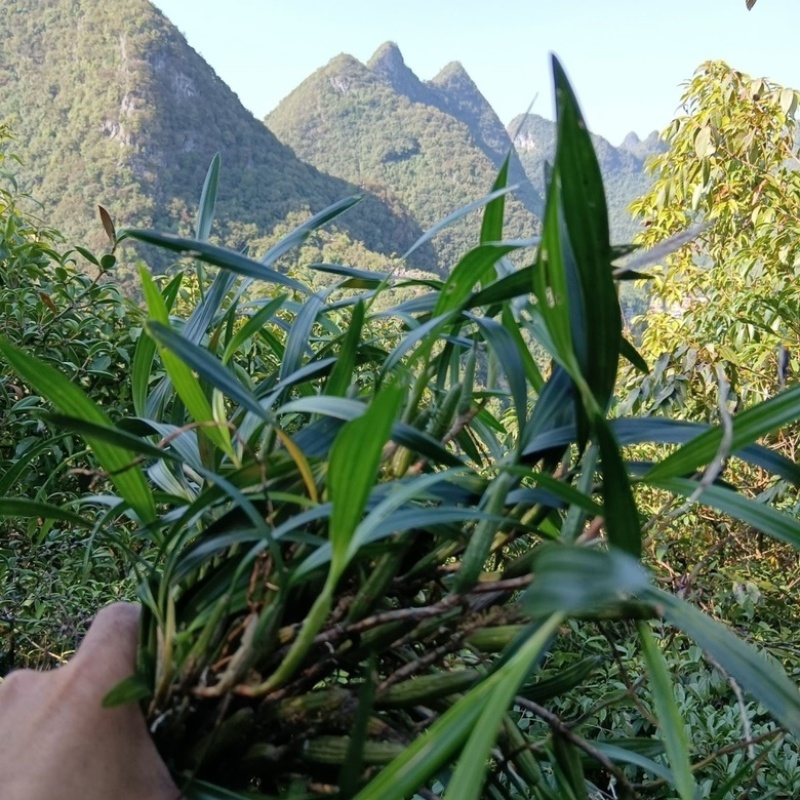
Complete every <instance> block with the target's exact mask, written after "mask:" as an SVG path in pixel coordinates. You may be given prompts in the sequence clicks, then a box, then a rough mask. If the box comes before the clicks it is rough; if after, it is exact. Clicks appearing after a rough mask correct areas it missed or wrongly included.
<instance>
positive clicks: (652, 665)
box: [637, 622, 697, 800]
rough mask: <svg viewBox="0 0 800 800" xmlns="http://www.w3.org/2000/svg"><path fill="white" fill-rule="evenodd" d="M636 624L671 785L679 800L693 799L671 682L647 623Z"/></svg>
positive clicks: (692, 783) (691, 777) (693, 786)
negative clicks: (669, 772)
mask: <svg viewBox="0 0 800 800" xmlns="http://www.w3.org/2000/svg"><path fill="white" fill-rule="evenodd" d="M637 627H638V630H639V640H640V641H641V643H642V653H643V654H644V660H645V663H646V664H647V672H648V675H649V678H650V691H651V693H652V695H653V703H654V705H655V709H656V716H657V718H658V727H659V730H660V731H661V738H662V739H663V741H664V747H665V749H666V751H667V759H668V760H669V765H670V767H671V769H672V775H673V779H674V783H675V788H676V789H677V790H678V794H679V795H680V797H681V800H694V796H695V791H696V789H697V785H696V783H695V780H694V775H693V774H692V762H691V759H690V758H689V740H688V738H687V736H686V729H685V727H684V721H683V718H682V717H681V712H680V710H679V709H678V704H677V703H676V702H675V689H674V687H673V685H672V679H671V678H670V674H669V668H668V667H667V662H666V659H665V658H664V655H663V653H662V652H661V650H659V648H658V645H657V644H656V641H655V638H654V637H653V634H652V633H651V632H650V628H649V627H648V626H647V624H646V623H644V622H639V623H638V625H637Z"/></svg>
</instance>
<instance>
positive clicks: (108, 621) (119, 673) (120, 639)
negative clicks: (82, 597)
mask: <svg viewBox="0 0 800 800" xmlns="http://www.w3.org/2000/svg"><path fill="white" fill-rule="evenodd" d="M140 616H141V609H140V608H139V606H138V605H135V604H133V603H114V604H113V605H110V606H106V607H105V608H102V609H100V611H99V612H98V613H97V616H95V618H94V621H93V622H92V625H91V627H90V628H89V632H88V633H87V634H86V637H85V638H84V640H83V642H82V643H81V646H80V647H79V648H78V652H77V653H76V654H75V656H74V658H73V659H72V660H71V661H70V666H74V667H75V668H76V669H79V670H80V671H81V672H82V673H83V674H84V676H85V677H87V678H88V677H90V676H92V675H96V676H97V677H98V679H100V680H101V681H102V682H103V683H104V684H106V685H107V686H109V688H110V687H111V686H113V685H114V684H116V683H118V682H119V681H121V680H124V679H125V678H127V677H129V676H130V675H132V674H133V673H134V672H135V671H136V648H137V644H138V639H139V617H140Z"/></svg>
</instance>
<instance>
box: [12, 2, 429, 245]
mask: <svg viewBox="0 0 800 800" xmlns="http://www.w3.org/2000/svg"><path fill="white" fill-rule="evenodd" d="M0 30H2V31H3V37H2V38H0V120H2V121H5V122H7V123H8V124H9V125H10V126H11V128H12V130H13V131H14V133H15V135H16V141H15V143H14V145H15V149H16V151H17V152H18V153H19V155H21V156H22V158H23V160H24V165H25V166H24V167H23V168H22V169H21V170H20V174H19V180H20V182H21V184H22V186H23V187H24V188H25V189H27V190H28V191H30V192H31V193H32V194H33V195H34V196H35V197H36V198H37V199H39V200H40V201H42V203H43V206H44V207H43V212H42V214H43V216H44V217H45V218H46V219H47V221H48V223H50V224H53V225H55V226H56V227H58V228H60V229H62V230H63V231H64V232H65V233H66V234H67V235H68V236H70V237H71V238H74V239H75V240H76V241H82V240H85V239H86V238H88V239H89V240H90V242H94V243H95V244H99V243H101V242H102V231H101V230H100V228H99V225H98V224H97V221H96V211H95V208H96V205H97V204H98V203H100V204H103V205H105V206H106V207H108V209H109V210H110V211H111V213H112V215H114V216H115V217H116V219H117V220H118V223H119V224H120V225H132V224H133V225H143V226H154V227H157V228H160V229H163V230H175V229H178V230H182V231H184V232H188V231H189V230H191V227H192V223H193V220H194V216H195V213H196V211H195V209H196V203H197V200H198V198H199V194H200V189H201V187H202V185H203V178H204V176H205V172H206V170H207V168H208V165H209V163H210V161H211V158H212V156H213V155H214V153H215V152H217V151H219V152H220V153H221V155H222V172H221V178H220V190H219V202H218V219H219V226H218V228H217V233H218V234H219V235H220V236H221V237H222V238H223V239H224V240H225V241H227V242H228V243H230V244H231V245H233V246H236V247H241V246H243V245H244V244H245V243H246V242H247V241H249V240H250V239H252V238H253V237H254V236H257V235H263V234H265V233H267V232H268V231H270V230H271V229H272V227H273V226H274V225H275V224H276V223H278V222H280V221H281V220H283V219H285V218H286V217H287V215H294V216H295V217H296V218H298V219H300V218H304V217H307V216H308V215H309V214H311V213H314V212H317V211H320V210H321V209H322V208H324V207H326V206H328V205H330V204H331V203H334V202H336V201H337V200H340V199H342V198H343V197H346V196H348V195H351V194H354V193H356V192H357V191H359V190H358V189H357V188H356V187H354V186H353V185H352V184H349V183H347V182H346V181H343V180H341V179H337V178H333V177H331V176H328V175H324V174H322V173H320V172H319V171H318V170H317V169H315V168H314V167H313V166H311V165H309V164H306V163H303V162H302V161H300V160H299V159H298V158H297V157H296V156H295V155H294V154H293V153H292V152H291V150H290V149H289V148H288V147H287V146H286V145H284V144H281V143H280V142H279V141H278V139H277V138H276V137H275V136H274V135H273V134H272V132H271V131H269V130H268V129H267V128H266V127H265V126H264V125H263V124H262V123H261V122H259V121H258V120H257V119H255V118H254V117H253V116H252V114H250V112H248V111H247V110H246V109H245V108H244V107H243V106H242V105H241V103H240V102H239V100H238V98H237V97H236V95H235V94H234V93H233V92H232V91H231V90H230V89H229V88H228V87H227V86H226V85H225V84H224V83H223V82H222V81H221V80H220V79H219V78H218V77H217V75H216V74H215V73H214V71H213V69H212V68H211V67H210V66H209V65H208V64H207V63H206V62H205V61H203V59H202V58H201V57H200V56H199V55H198V54H197V53H196V52H195V51H194V50H193V49H192V48H191V47H190V46H189V45H188V44H187V42H186V40H185V39H184V38H183V36H182V35H181V34H180V33H179V32H178V30H177V29H176V28H175V27H174V26H173V25H172V23H170V22H169V20H168V19H167V18H166V17H165V16H164V15H163V14H162V13H161V12H160V11H158V10H157V9H156V8H155V7H154V6H152V5H151V4H150V3H149V2H146V0H115V2H114V3H113V4H110V3H106V2H103V1H102V0H0ZM340 227H341V228H343V229H344V230H345V231H347V232H348V234H349V235H350V236H352V237H353V238H355V239H358V240H361V241H363V242H364V243H365V244H366V245H367V246H368V247H369V248H371V249H372V250H375V251H378V252H382V253H387V254H391V253H402V252H404V251H405V250H406V249H407V248H408V247H410V245H411V244H412V243H413V242H415V241H416V239H417V238H418V237H419V235H420V234H421V232H422V231H421V228H420V227H419V225H418V224H417V223H416V222H415V221H414V220H413V219H412V218H411V217H410V216H409V215H407V214H404V213H398V209H394V210H392V209H389V208H388V207H387V206H386V204H385V203H383V202H382V201H380V200H378V199H377V198H374V197H371V198H367V200H365V202H363V203H361V204H359V205H358V206H356V207H355V208H354V209H352V210H351V211H349V212H348V213H347V214H346V215H345V216H343V217H342V218H341V223H340ZM425 252H426V251H425V250H424V248H423V252H422V253H421V254H420V255H422V254H423V253H425ZM427 257H428V258H431V257H432V250H430V248H428V250H427Z"/></svg>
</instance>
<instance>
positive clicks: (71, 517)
mask: <svg viewBox="0 0 800 800" xmlns="http://www.w3.org/2000/svg"><path fill="white" fill-rule="evenodd" d="M0 517H23V518H28V517H41V518H42V519H57V520H61V521H62V522H69V523H70V525H75V526H76V527H78V528H91V527H93V526H94V523H93V522H91V521H89V520H86V519H83V517H81V516H79V515H78V514H75V513H73V512H72V511H68V510H67V509H66V508H63V507H62V506H54V505H53V504H52V503H41V502H39V501H38V500H28V499H27V498H24V497H0Z"/></svg>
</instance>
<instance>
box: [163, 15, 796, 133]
mask: <svg viewBox="0 0 800 800" xmlns="http://www.w3.org/2000/svg"><path fill="white" fill-rule="evenodd" d="M155 4H156V5H157V6H158V7H159V8H160V9H161V10H162V11H163V12H164V13H165V14H166V15H167V16H168V17H169V18H170V19H171V20H172V22H173V23H174V24H175V25H176V26H177V27H178V28H179V29H180V30H181V31H182V32H183V33H184V34H185V36H186V37H187V39H188V40H189V43H190V44H191V45H192V46H193V47H194V48H195V49H196V50H197V51H198V52H199V53H200V54H201V55H202V56H203V57H204V58H205V59H206V61H208V62H209V63H210V64H211V66H212V67H214V69H215V70H216V72H217V74H218V75H219V76H220V77H221V78H222V79H223V80H224V81H225V82H226V83H227V84H228V85H229V86H230V87H231V88H232V89H233V90H234V91H235V92H236V93H237V94H238V95H239V99H240V100H241V101H242V103H243V104H244V105H245V106H247V108H249V109H250V110H251V111H252V112H253V113H254V114H255V115H256V116H257V117H259V118H262V117H264V116H265V115H266V114H267V113H268V112H269V111H270V110H271V109H272V108H274V107H275V106H276V105H277V104H278V103H279V102H280V100H281V99H282V98H283V97H285V96H286V95H287V94H288V93H289V92H290V91H291V90H292V89H293V88H294V87H295V86H296V85H297V84H299V83H300V82H301V81H302V80H303V79H304V78H306V77H307V76H308V75H310V74H311V73H312V72H313V71H314V70H315V69H317V68H318V67H320V66H322V65H324V64H325V63H326V62H327V61H329V60H330V59H331V58H333V57H334V56H335V55H337V54H338V53H341V52H345V53H350V54H351V55H353V56H355V57H356V58H358V59H359V60H361V61H366V60H368V59H369V57H370V56H371V55H372V53H373V52H374V51H375V50H376V49H377V48H378V46H379V45H380V44H382V43H383V42H385V41H387V40H392V41H395V42H397V44H398V45H399V46H400V49H401V51H402V53H403V56H404V58H405V61H406V64H407V65H408V66H409V67H410V68H411V69H412V70H413V71H414V72H415V73H416V74H417V75H418V76H419V77H420V78H422V79H429V78H431V77H433V76H434V75H435V74H436V73H437V72H438V71H439V70H440V69H441V68H442V67H443V66H444V65H445V64H446V63H447V62H449V61H460V62H461V63H462V64H463V65H464V67H465V68H466V70H467V72H469V74H470V75H471V76H472V79H473V80H474V81H475V83H476V84H477V85H478V88H479V89H480V90H481V92H482V93H483V95H484V96H485V97H486V98H487V99H488V100H489V102H490V103H491V104H492V105H493V106H494V108H495V110H496V111H497V113H498V115H499V116H500V119H501V120H502V121H503V122H504V123H508V122H509V120H510V119H511V118H512V117H514V116H515V115H516V114H519V113H522V112H524V111H525V110H526V108H527V107H528V104H529V103H530V101H531V100H532V99H533V98H534V96H536V95H537V94H538V99H537V101H536V103H535V105H534V108H533V110H534V111H535V112H536V113H539V114H542V115H543V116H548V117H549V116H552V100H551V95H552V92H551V89H550V77H549V59H548V53H550V52H554V53H555V54H556V55H558V57H559V58H560V59H561V61H562V63H563V64H564V66H565V68H566V69H567V72H568V74H569V75H570V78H571V80H572V83H573V86H574V88H575V89H576V91H577V93H578V97H579V99H580V101H581V104H582V106H583V110H584V113H585V115H586V117H587V121H588V123H589V126H590V127H591V128H592V129H593V130H595V131H596V132H597V133H600V134H602V135H603V136H606V137H607V138H609V139H610V140H611V141H612V142H613V143H615V144H617V143H619V141H620V140H621V139H622V137H623V136H624V135H625V134H626V133H627V132H628V131H630V130H635V131H636V132H637V133H639V134H640V135H642V136H644V135H646V134H647V133H649V132H650V131H651V130H653V129H656V128H658V129H661V128H663V127H664V126H665V125H666V124H667V123H668V122H669V121H670V120H671V119H672V117H673V114H674V112H675V110H676V108H677V106H678V101H679V99H680V94H681V90H680V84H681V82H683V81H685V80H687V79H688V78H690V77H691V75H692V73H693V72H694V70H695V69H696V68H697V66H698V65H699V64H700V63H701V62H703V61H705V60H708V59H716V58H722V59H724V60H726V61H727V62H728V63H729V64H731V65H732V66H733V67H735V68H736V69H739V70H741V71H743V72H747V73H749V74H751V75H758V76H760V77H764V76H765V77H769V78H772V79H773V80H775V81H777V82H778V83H781V84H784V85H788V86H791V87H793V88H800V0H758V2H757V4H756V6H755V8H754V9H753V10H752V11H749V12H748V11H747V10H746V8H745V3H744V0H669V1H668V2H667V0H482V1H479V0H458V1H457V2H456V1H455V0H403V1H402V2H398V0H394V2H391V1H389V2H387V1H386V0H384V1H383V2H381V1H380V0H225V2H219V0H155Z"/></svg>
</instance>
